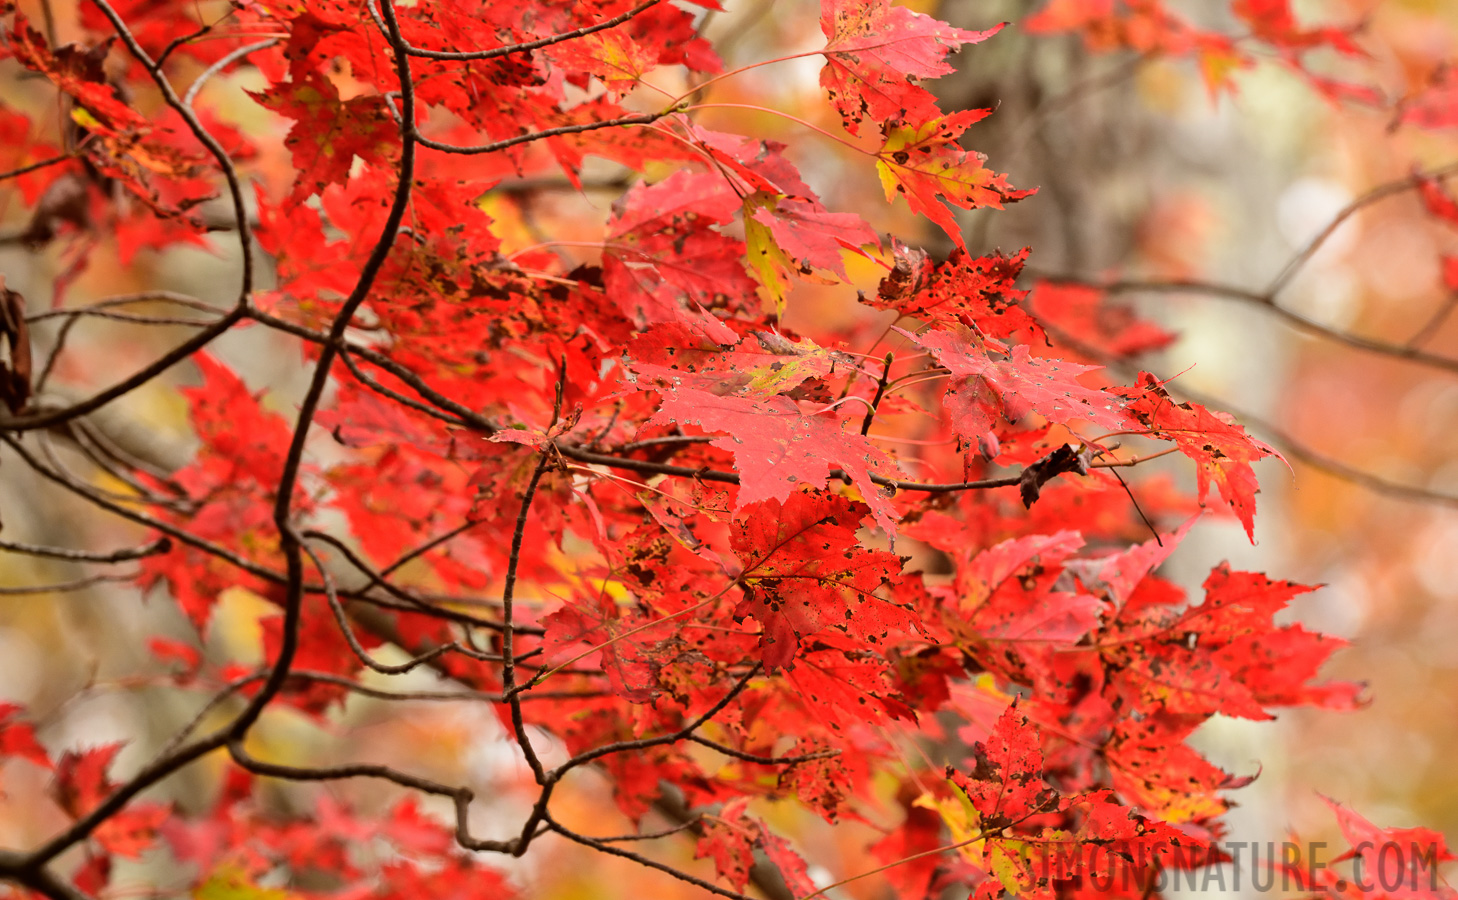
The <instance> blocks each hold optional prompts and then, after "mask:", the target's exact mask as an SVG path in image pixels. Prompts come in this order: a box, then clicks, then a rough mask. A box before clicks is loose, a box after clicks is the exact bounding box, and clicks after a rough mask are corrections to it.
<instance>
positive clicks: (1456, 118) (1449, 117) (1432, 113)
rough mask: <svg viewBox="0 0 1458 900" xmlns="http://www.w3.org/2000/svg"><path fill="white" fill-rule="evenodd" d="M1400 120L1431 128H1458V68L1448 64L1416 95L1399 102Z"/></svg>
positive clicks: (1398, 112)
mask: <svg viewBox="0 0 1458 900" xmlns="http://www.w3.org/2000/svg"><path fill="white" fill-rule="evenodd" d="M1397 117H1398V118H1397V121H1399V122H1401V123H1402V124H1404V125H1416V126H1417V127H1419V128H1427V129H1431V130H1438V129H1446V128H1458V70H1455V69H1454V68H1453V67H1451V66H1445V67H1443V68H1442V69H1440V70H1438V72H1437V73H1435V75H1434V76H1433V78H1432V79H1431V81H1430V83H1429V84H1428V85H1427V86H1426V87H1424V88H1423V90H1421V91H1419V92H1418V93H1417V94H1416V95H1415V96H1412V97H1407V98H1404V99H1403V100H1402V102H1400V103H1399V104H1398V107H1397Z"/></svg>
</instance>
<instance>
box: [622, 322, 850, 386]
mask: <svg viewBox="0 0 1458 900" xmlns="http://www.w3.org/2000/svg"><path fill="white" fill-rule="evenodd" d="M751 337H752V340H751V339H748V338H746V339H745V340H742V341H739V342H738V343H737V344H735V345H733V346H724V345H721V344H718V343H715V342H713V341H710V340H707V339H705V338H703V337H702V336H701V335H699V334H697V333H695V332H694V331H693V330H692V329H690V328H687V327H685V326H683V325H681V324H673V325H665V326H663V327H661V328H655V329H653V330H652V331H650V332H648V333H646V334H643V335H640V336H639V337H637V338H636V339H634V341H633V343H632V345H631V347H630V348H629V352H630V354H631V356H632V357H633V362H632V369H633V373H634V375H636V376H640V377H638V378H637V379H636V380H637V382H638V383H640V384H642V383H643V382H644V381H647V382H649V383H650V384H656V385H662V386H664V387H666V388H673V389H677V388H682V387H688V388H692V389H694V390H700V391H706V392H708V393H711V394H716V395H718V396H739V397H752V398H755V399H760V400H768V399H770V398H772V397H774V396H776V395H781V394H783V395H790V396H795V395H796V394H797V389H798V388H800V386H801V385H803V384H804V383H805V382H806V381H809V380H810V379H814V378H821V377H825V376H829V375H831V374H833V373H834V372H835V371H836V370H837V369H841V370H845V371H855V370H856V369H857V368H858V364H857V362H856V360H855V357H853V356H851V355H849V354H847V353H841V352H837V351H835V350H828V349H826V348H824V347H820V346H818V345H816V343H815V342H814V341H812V340H809V339H808V338H801V339H799V340H790V339H789V338H787V337H786V336H784V335H782V334H778V333H775V332H769V331H756V332H754V334H753V335H752V336H751Z"/></svg>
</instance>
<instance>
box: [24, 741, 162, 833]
mask: <svg viewBox="0 0 1458 900" xmlns="http://www.w3.org/2000/svg"><path fill="white" fill-rule="evenodd" d="M121 748H122V745H121V744H120V743H114V744H104V745H102V746H99V747H92V748H90V749H88V750H82V751H75V750H68V751H66V752H65V753H63V754H62V755H61V757H60V759H59V760H57V761H56V779H55V782H54V784H53V785H52V788H51V793H52V796H54V797H55V798H56V802H57V803H59V804H60V806H61V808H62V809H64V810H65V811H66V812H67V813H68V814H69V815H71V816H72V817H73V818H78V819H79V818H81V817H82V816H85V815H87V814H89V813H90V812H91V811H92V810H93V809H94V808H95V807H97V806H98V805H100V803H101V802H102V801H103V800H105V799H106V798H107V797H108V796H109V795H110V794H111V793H112V791H113V790H114V789H115V788H116V785H115V783H113V782H112V781H111V779H110V777H108V775H107V770H108V769H109V768H110V767H111V764H112V761H113V760H115V758H116V754H117V752H118V751H119V750H121ZM171 815H172V809H171V807H170V806H169V805H167V804H162V803H132V804H130V805H129V806H127V808H126V809H125V810H123V811H121V812H119V813H116V814H115V815H113V816H111V817H110V818H108V819H106V820H105V821H104V822H103V823H102V824H101V826H100V827H99V828H97V829H96V831H95V833H94V836H95V838H96V841H97V842H98V843H99V844H101V846H102V847H104V848H106V850H107V851H108V852H110V853H115V854H117V855H118V856H124V857H127V858H128V859H137V858H139V857H140V856H141V855H142V853H143V852H144V851H146V850H147V849H149V848H150V847H151V846H152V844H153V843H154V842H155V841H156V838H157V829H158V828H159V827H160V826H161V825H162V823H163V822H165V821H166V820H167V819H168V818H169V817H170V816H171Z"/></svg>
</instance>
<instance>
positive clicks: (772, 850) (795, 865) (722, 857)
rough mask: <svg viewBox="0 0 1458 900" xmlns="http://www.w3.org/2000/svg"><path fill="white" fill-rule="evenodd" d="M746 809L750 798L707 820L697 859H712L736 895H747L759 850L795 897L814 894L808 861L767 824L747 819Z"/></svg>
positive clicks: (695, 852)
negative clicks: (746, 891) (751, 872)
mask: <svg viewBox="0 0 1458 900" xmlns="http://www.w3.org/2000/svg"><path fill="white" fill-rule="evenodd" d="M746 805H747V798H740V799H738V800H733V801H730V802H729V803H727V804H725V805H724V808H723V809H722V810H721V811H720V812H719V814H718V815H716V816H705V817H704V833H703V837H701V838H699V842H698V845H697V846H696V848H695V850H694V858H695V859H704V858H706V857H707V858H710V859H712V860H713V861H714V869H715V871H716V872H717V873H718V875H719V877H720V878H722V879H724V880H725V881H726V882H728V884H729V885H730V886H731V887H733V888H734V889H735V890H736V891H743V890H744V887H745V885H747V884H748V883H749V874H750V868H751V867H752V866H753V865H754V851H755V850H759V851H760V852H762V853H763V854H764V855H765V858H766V859H768V860H769V862H770V863H771V864H772V865H774V866H775V867H776V868H777V869H779V871H780V875H781V877H783V878H784V880H785V886H786V887H787V888H788V889H789V891H790V894H791V896H794V897H802V896H805V895H807V894H810V893H813V892H814V890H815V883H814V882H812V881H811V880H810V876H809V874H808V871H807V867H806V865H805V860H804V859H803V858H802V857H801V856H800V854H799V853H797V852H795V850H794V848H792V847H791V846H790V844H789V842H788V841H786V840H785V839H784V838H782V837H780V836H779V835H777V834H775V833H774V832H772V831H770V830H769V829H768V828H767V827H766V826H765V824H764V822H762V821H761V820H759V819H757V818H755V817H754V816H750V815H747V814H746V813H745V806H746Z"/></svg>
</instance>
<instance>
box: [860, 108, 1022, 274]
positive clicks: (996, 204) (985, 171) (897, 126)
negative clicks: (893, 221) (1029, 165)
mask: <svg viewBox="0 0 1458 900" xmlns="http://www.w3.org/2000/svg"><path fill="white" fill-rule="evenodd" d="M990 112H991V110H985V109H971V110H966V111H964V112H959V113H953V114H951V115H948V116H937V117H926V118H919V119H913V120H909V121H901V120H890V121H887V122H886V123H885V124H883V125H882V127H881V134H882V137H883V138H884V142H883V143H882V145H881V149H880V150H879V151H877V153H876V171H877V172H879V173H880V176H881V187H882V188H883V189H884V190H885V192H886V199H887V200H894V199H895V198H896V195H897V194H898V193H900V194H904V195H905V196H906V202H907V205H909V206H910V207H911V211H912V212H914V213H919V214H920V215H923V216H926V217H927V218H928V219H930V220H932V221H933V222H935V223H936V224H938V225H940V226H941V227H942V230H943V231H945V232H946V233H947V236H948V237H950V238H951V239H952V240H953V241H954V242H955V243H956V244H957V247H958V248H960V249H961V250H962V252H964V253H965V252H967V244H966V242H965V241H964V240H963V239H962V229H961V227H960V226H958V225H957V220H956V219H955V218H953V217H952V212H951V210H949V209H947V207H945V206H943V205H942V203H941V201H942V200H945V201H946V202H947V203H950V204H951V205H952V206H957V207H961V208H962V209H977V208H978V207H983V206H990V207H992V208H994V209H1002V205H1003V204H1004V203H1011V202H1013V201H1014V200H1022V199H1024V198H1025V197H1031V196H1032V195H1033V194H1035V193H1037V191H1036V189H1033V190H1017V189H1015V188H1013V187H1012V186H1011V185H1009V184H1008V183H1007V176H1006V175H999V174H998V173H996V172H994V171H992V170H991V169H989V168H987V167H986V166H984V165H982V163H983V162H984V161H985V160H986V158H987V157H985V156H984V155H982V154H981V153H969V152H967V151H966V150H963V149H962V148H961V147H960V146H959V145H958V143H957V141H958V140H959V139H960V138H961V137H962V132H964V131H966V130H967V127H968V126H969V125H971V124H973V123H974V122H979V121H981V120H982V119H984V118H986V117H987V115H988V114H989V113H990Z"/></svg>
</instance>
